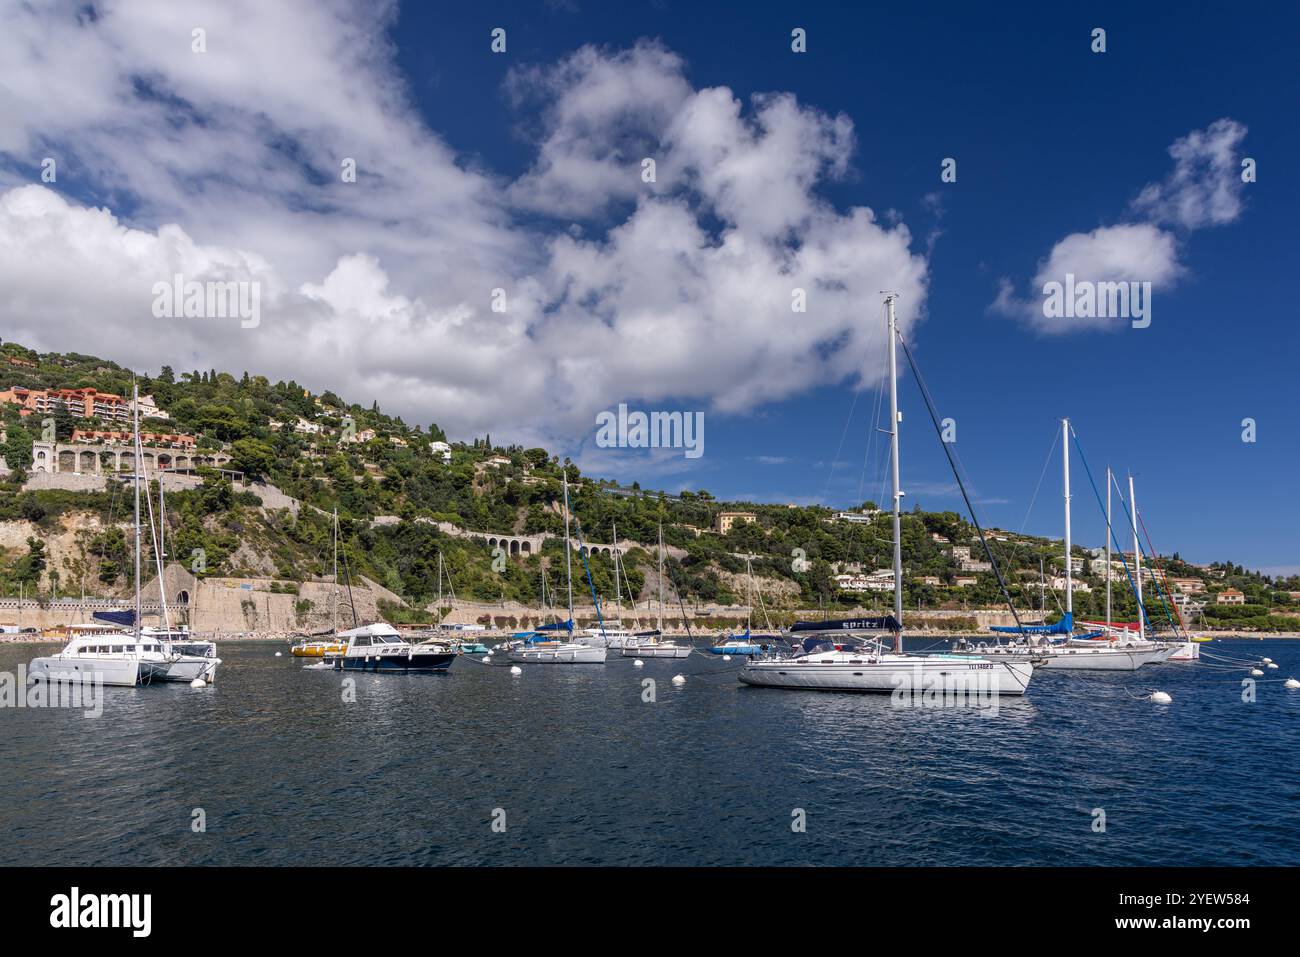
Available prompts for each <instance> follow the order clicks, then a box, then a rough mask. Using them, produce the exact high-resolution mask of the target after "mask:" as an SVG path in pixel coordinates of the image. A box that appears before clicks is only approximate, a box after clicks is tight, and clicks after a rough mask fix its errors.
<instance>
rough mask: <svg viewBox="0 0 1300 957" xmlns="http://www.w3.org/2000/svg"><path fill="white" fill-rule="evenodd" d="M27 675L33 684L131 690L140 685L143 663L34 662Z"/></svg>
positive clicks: (105, 660) (124, 660)
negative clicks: (106, 686) (95, 686)
mask: <svg viewBox="0 0 1300 957" xmlns="http://www.w3.org/2000/svg"><path fill="white" fill-rule="evenodd" d="M27 674H28V677H30V678H31V679H32V680H33V681H49V682H57V683H64V684H95V683H99V684H104V685H111V686H113V687H120V688H130V687H134V686H135V685H137V684H139V683H140V661H139V660H138V659H135V658H33V659H32V662H31V664H29V665H28V666H27Z"/></svg>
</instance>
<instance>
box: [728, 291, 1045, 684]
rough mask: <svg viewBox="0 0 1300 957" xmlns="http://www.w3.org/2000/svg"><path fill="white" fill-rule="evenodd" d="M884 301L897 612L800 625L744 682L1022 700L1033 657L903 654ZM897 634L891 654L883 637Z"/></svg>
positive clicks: (893, 331) (893, 387)
mask: <svg viewBox="0 0 1300 957" xmlns="http://www.w3.org/2000/svg"><path fill="white" fill-rule="evenodd" d="M896 298H897V297H896V296H895V295H894V294H892V293H890V294H888V295H887V296H886V297H885V308H886V315H887V318H886V321H887V323H888V338H889V411H890V428H889V435H890V459H891V461H892V470H893V493H894V494H893V498H894V508H893V512H894V613H893V614H892V615H884V616H879V617H871V618H861V619H841V620H837V621H817V622H796V623H795V625H794V627H793V628H792V629H791V634H792V635H801V636H803V643H802V645H801V646H800V647H799V648H798V649H797V650H796V652H795V654H794V655H793V656H792V657H762V658H751V659H749V660H748V661H747V662H746V663H745V666H744V667H743V668H741V670H740V674H739V678H740V681H741V682H742V683H744V684H747V685H752V686H756V687H767V688H799V689H807V690H815V691H878V692H895V691H899V692H905V693H906V692H910V693H912V694H917V693H921V692H927V691H931V690H935V689H939V690H942V691H943V692H944V693H945V694H946V693H949V692H951V693H956V694H971V693H975V694H990V695H993V694H997V695H1023V694H1024V693H1025V689H1026V688H1027V687H1029V681H1030V679H1031V678H1032V677H1033V674H1034V664H1033V662H1032V661H1030V660H1029V659H1020V658H1017V659H1002V660H995V659H992V658H984V657H977V656H959V655H914V654H905V653H904V652H903V556H902V532H901V522H900V517H899V513H900V506H901V500H902V495H903V493H902V492H901V491H900V489H899V463H898V432H899V425H900V423H901V422H902V416H900V415H899V413H898V364H897V356H896V340H897V337H898V331H897V324H896V322H895V319H894V301H895V299H896ZM886 631H888V632H891V633H892V634H893V647H892V649H891V650H886V648H885V644H884V642H883V641H882V640H881V634H882V633H883V632H886Z"/></svg>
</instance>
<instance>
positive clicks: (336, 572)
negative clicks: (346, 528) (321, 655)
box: [333, 505, 442, 635]
mask: <svg viewBox="0 0 1300 957" xmlns="http://www.w3.org/2000/svg"><path fill="white" fill-rule="evenodd" d="M439 554H441V553H439ZM438 584H439V585H440V586H441V585H442V578H441V577H439V578H438ZM333 605H334V634H336V635H337V634H338V633H339V509H338V506H337V505H336V506H334V601H333Z"/></svg>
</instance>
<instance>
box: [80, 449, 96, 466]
mask: <svg viewBox="0 0 1300 957" xmlns="http://www.w3.org/2000/svg"><path fill="white" fill-rule="evenodd" d="M77 458H78V459H79V460H80V465H79V466H78V468H79V470H80V471H82V472H95V471H98V469H96V467H95V466H96V463H98V461H99V459H98V457H97V456H96V455H95V453H94V452H91V451H90V450H89V449H87V450H86V451H85V452H81V453H79V454H78V456H77Z"/></svg>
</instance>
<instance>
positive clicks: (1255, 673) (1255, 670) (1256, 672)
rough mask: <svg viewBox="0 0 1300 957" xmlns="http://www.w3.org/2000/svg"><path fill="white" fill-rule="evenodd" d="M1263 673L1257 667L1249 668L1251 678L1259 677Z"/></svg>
mask: <svg viewBox="0 0 1300 957" xmlns="http://www.w3.org/2000/svg"><path fill="white" fill-rule="evenodd" d="M1263 674H1264V672H1262V671H1260V670H1259V669H1258V668H1251V669H1250V676H1251V677H1252V678H1259V677H1262V676H1263Z"/></svg>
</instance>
